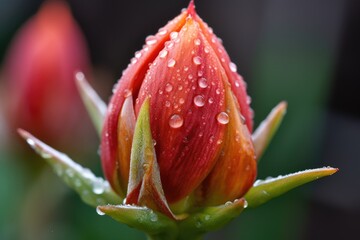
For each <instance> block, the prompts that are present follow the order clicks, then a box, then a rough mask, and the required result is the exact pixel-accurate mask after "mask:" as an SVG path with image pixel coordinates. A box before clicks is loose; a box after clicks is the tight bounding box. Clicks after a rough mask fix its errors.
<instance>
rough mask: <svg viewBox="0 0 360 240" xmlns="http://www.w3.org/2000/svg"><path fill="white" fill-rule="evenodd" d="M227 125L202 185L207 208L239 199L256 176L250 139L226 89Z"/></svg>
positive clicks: (234, 100) (234, 103)
mask: <svg viewBox="0 0 360 240" xmlns="http://www.w3.org/2000/svg"><path fill="white" fill-rule="evenodd" d="M226 104H227V106H228V110H227V112H228V115H229V124H228V125H227V129H226V136H225V138H224V141H225V144H224V147H223V149H222V153H221V155H220V157H219V159H218V160H217V163H216V165H215V167H214V168H213V171H212V172H211V173H210V174H209V176H208V177H207V178H206V179H205V181H204V183H203V185H202V188H201V190H202V193H201V194H202V198H203V201H205V204H207V205H218V204H221V203H224V202H226V201H232V200H234V199H236V198H239V197H241V196H243V195H244V194H245V193H246V192H247V191H248V189H249V188H250V187H251V186H252V184H253V182H254V181H255V177H256V172H257V170H256V157H255V150H254V147H253V143H252V140H251V136H250V134H249V131H248V128H247V127H246V125H245V124H244V122H243V121H244V120H243V117H242V116H241V114H240V111H239V108H238V105H237V101H236V99H235V97H234V96H233V94H232V92H231V89H230V87H228V88H227V90H226Z"/></svg>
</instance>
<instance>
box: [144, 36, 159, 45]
mask: <svg viewBox="0 0 360 240" xmlns="http://www.w3.org/2000/svg"><path fill="white" fill-rule="evenodd" d="M145 42H146V44H147V45H154V44H155V43H156V42H157V39H156V37H155V36H152V35H150V36H147V37H146V39H145Z"/></svg>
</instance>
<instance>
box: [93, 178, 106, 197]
mask: <svg viewBox="0 0 360 240" xmlns="http://www.w3.org/2000/svg"><path fill="white" fill-rule="evenodd" d="M92 190H93V192H94V193H95V194H102V193H103V192H104V185H103V183H102V181H101V180H99V179H97V180H95V181H94V182H93V188H92Z"/></svg>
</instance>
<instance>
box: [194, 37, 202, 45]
mask: <svg viewBox="0 0 360 240" xmlns="http://www.w3.org/2000/svg"><path fill="white" fill-rule="evenodd" d="M200 43H201V41H200V39H198V38H197V39H195V40H194V44H195V45H196V46H199V45H200Z"/></svg>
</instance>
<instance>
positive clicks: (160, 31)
mask: <svg viewBox="0 0 360 240" xmlns="http://www.w3.org/2000/svg"><path fill="white" fill-rule="evenodd" d="M166 33H167V30H166V29H165V28H160V29H159V35H165V34H166Z"/></svg>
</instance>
